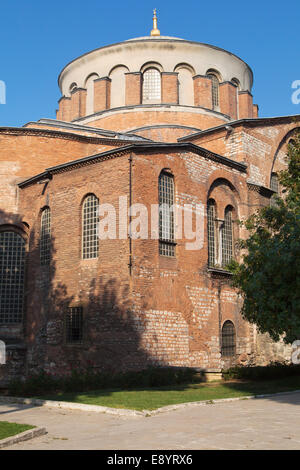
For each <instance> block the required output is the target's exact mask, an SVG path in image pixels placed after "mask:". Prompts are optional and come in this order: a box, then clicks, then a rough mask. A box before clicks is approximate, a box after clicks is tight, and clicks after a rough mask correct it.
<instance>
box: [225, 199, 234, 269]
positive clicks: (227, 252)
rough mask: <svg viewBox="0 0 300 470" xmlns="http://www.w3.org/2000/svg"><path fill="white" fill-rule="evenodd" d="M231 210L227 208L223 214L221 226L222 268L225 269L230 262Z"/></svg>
mask: <svg viewBox="0 0 300 470" xmlns="http://www.w3.org/2000/svg"><path fill="white" fill-rule="evenodd" d="M232 257H233V249H232V209H231V207H227V208H226V209H225V214H224V222H223V226H222V266H223V267H226V266H227V264H228V263H229V262H230V261H231V260H232Z"/></svg>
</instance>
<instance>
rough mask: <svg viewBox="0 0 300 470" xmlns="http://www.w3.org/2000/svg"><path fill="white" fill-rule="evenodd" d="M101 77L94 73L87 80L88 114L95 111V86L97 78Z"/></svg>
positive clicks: (86, 111)
mask: <svg viewBox="0 0 300 470" xmlns="http://www.w3.org/2000/svg"><path fill="white" fill-rule="evenodd" d="M98 78H99V75H97V74H96V73H92V74H91V75H89V76H88V77H87V79H86V81H85V88H86V105H85V106H86V108H85V113H86V115H87V116H88V115H89V114H93V113H94V86H95V80H97V79H98Z"/></svg>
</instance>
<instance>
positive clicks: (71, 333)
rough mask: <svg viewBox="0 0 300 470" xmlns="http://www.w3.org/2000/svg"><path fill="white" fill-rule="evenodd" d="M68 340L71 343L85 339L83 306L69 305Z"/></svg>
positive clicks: (67, 318)
mask: <svg viewBox="0 0 300 470" xmlns="http://www.w3.org/2000/svg"><path fill="white" fill-rule="evenodd" d="M65 320H66V342H67V343H69V344H76V343H82V339H83V310H82V307H69V308H68V311H67V313H66V319H65Z"/></svg>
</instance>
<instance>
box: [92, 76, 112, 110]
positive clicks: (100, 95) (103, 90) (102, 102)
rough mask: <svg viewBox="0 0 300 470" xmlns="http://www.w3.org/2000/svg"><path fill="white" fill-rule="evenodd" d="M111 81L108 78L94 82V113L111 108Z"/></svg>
mask: <svg viewBox="0 0 300 470" xmlns="http://www.w3.org/2000/svg"><path fill="white" fill-rule="evenodd" d="M110 89H111V79H110V78H108V77H103V78H98V79H97V80H94V112H95V113H97V112H99V111H103V110H105V109H108V108H109V107H110Z"/></svg>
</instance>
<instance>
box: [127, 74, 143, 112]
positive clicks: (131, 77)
mask: <svg viewBox="0 0 300 470" xmlns="http://www.w3.org/2000/svg"><path fill="white" fill-rule="evenodd" d="M125 77H126V78H125V80H126V81H125V105H126V106H131V105H135V104H140V103H141V102H142V74H141V73H140V72H132V73H130V72H129V73H125Z"/></svg>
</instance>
